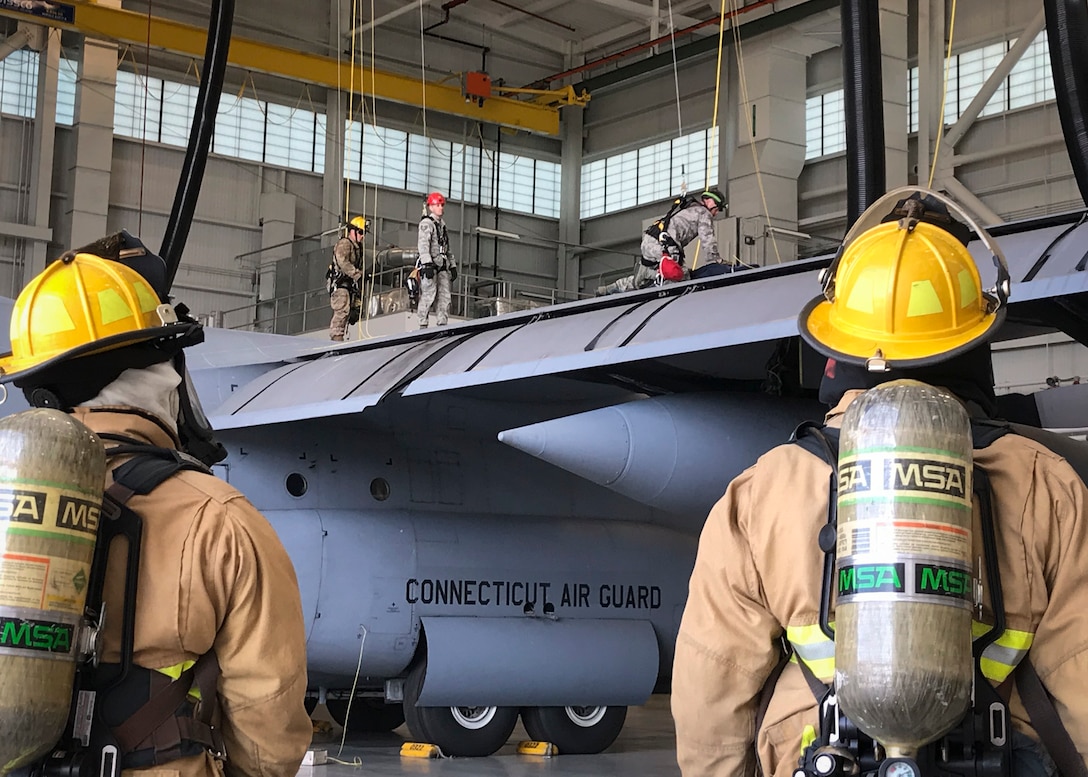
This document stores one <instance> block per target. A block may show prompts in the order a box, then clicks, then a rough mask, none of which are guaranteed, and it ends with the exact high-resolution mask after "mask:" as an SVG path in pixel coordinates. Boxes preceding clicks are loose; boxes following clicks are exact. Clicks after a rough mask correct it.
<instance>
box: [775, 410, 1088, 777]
mask: <svg viewBox="0 0 1088 777" xmlns="http://www.w3.org/2000/svg"><path fill="white" fill-rule="evenodd" d="M1039 431H1040V430H1028V429H1026V428H1023V427H1020V426H1019V425H1015V427H1014V425H1010V424H1008V423H1004V422H999V421H992V420H989V419H978V418H973V419H972V420H971V436H972V447H973V448H975V449H981V448H986V447H988V446H990V445H991V444H993V443H994V442H995V441H996V440H998V439H999V438H1001V437H1003V436H1004V435H1006V434H1008V433H1010V432H1015V433H1018V434H1022V436H1025V437H1031V438H1032V439H1035V440H1036V441H1039V442H1041V443H1043V444H1044V445H1046V444H1047V442H1046V439H1045V436H1044V435H1041V434H1039V433H1038V432H1039ZM1041 437H1042V438H1043V439H1041ZM791 442H793V443H795V444H797V445H799V446H800V447H801V448H803V449H805V450H806V451H808V452H809V453H812V454H813V455H815V456H817V457H819V458H820V459H821V460H823V461H825V462H827V463H828V465H829V466H830V467H831V475H830V479H829V484H828V509H827V523H826V524H825V525H824V527H823V528H822V529H821V530H820V533H819V535H818V543H819V546H820V549H821V551H823V553H824V566H823V576H822V578H823V579H822V595H821V598H820V624H819V627H820V630H821V631H822V632H823V633H824V635H825V636H826V637H827V638H828V639H830V640H832V641H833V640H834V630H833V628H832V627H831V623H830V614H829V609H830V601H831V591H832V586H833V578H834V570H835V550H836V536H837V493H838V474H837V469H838V447H839V430H838V429H834V428H830V427H825V426H821V425H820V424H816V423H814V422H805V423H803V424H801V425H800V426H799V427H798V428H797V429H796V430H795V431H794V433H793V435H792V437H791ZM1081 463H1083V462H1081ZM1071 464H1072V465H1073V466H1074V468H1075V469H1077V471H1078V474H1080V475H1081V477H1082V478H1083V477H1084V474H1085V471H1084V470H1082V469H1081V468H1079V467H1077V462H1071ZM973 481H974V492H975V496H976V497H977V498H978V500H979V506H980V510H981V513H982V515H981V526H982V546H983V554H984V556H985V559H986V568H987V577H988V581H987V582H988V583H989V594H990V604H991V608H992V610H993V612H994V621H995V623H994V625H993V627H992V628H990V629H989V630H988V631H987V632H985V633H984V634H982V635H981V636H979V637H977V638H976V639H975V640H974V642H973V645H972V654H973V656H974V664H975V683H974V685H975V694H974V698H973V702H974V703H973V705H972V709H971V710H969V711H968V713H967V714H966V716H965V717H964V719H963V721H962V722H961V723H960V725H959V726H958V727H957V728H955V729H953V730H952V731H951V732H949V733H948V734H946V735H945V736H944V737H943V738H942V739H941V740H938V741H937V742H934V743H931V744H930V745H927V746H926V747H924V748H922V750H921V751H920V752H919V754H918V758H917V762H918V766H919V768H920V769H921V770H922V774H923V775H924V777H931V775H935V774H936V775H959V776H961V777H1009V775H1010V770H1011V767H1012V732H1013V729H1012V723H1011V718H1010V716H1009V711H1008V704H1007V702H1006V701H1005V699H1006V698H1007V696H1008V692H1009V688H1008V684H1009V682H1011V681H1012V680H1013V679H1014V678H1015V682H1016V684H1017V689H1018V690H1019V691H1020V697H1021V699H1022V701H1023V702H1024V706H1025V708H1026V709H1027V712H1028V714H1029V716H1030V718H1031V720H1032V722H1033V725H1034V728H1035V730H1036V732H1037V733H1038V734H1039V737H1040V738H1041V739H1042V742H1043V745H1044V746H1045V747H1046V749H1047V752H1048V754H1049V755H1050V757H1051V758H1052V759H1053V760H1054V762H1055V763H1056V764H1057V766H1058V769H1059V772H1060V773H1061V774H1062V775H1063V776H1064V777H1088V769H1085V766H1084V762H1083V760H1082V759H1081V757H1080V754H1079V753H1078V752H1077V749H1076V746H1075V745H1074V744H1073V741H1072V739H1071V738H1070V737H1069V734H1068V732H1067V731H1066V729H1065V728H1064V726H1063V725H1062V723H1061V719H1060V718H1059V716H1058V714H1057V711H1056V710H1055V708H1054V704H1053V701H1052V700H1051V698H1050V696H1049V694H1048V693H1047V691H1046V689H1045V688H1044V687H1043V685H1042V682H1041V681H1040V680H1039V677H1038V675H1037V674H1036V672H1035V670H1034V668H1033V667H1032V665H1031V662H1030V660H1029V659H1028V656H1027V655H1026V652H1025V655H1024V656H1023V657H1022V658H1021V659H1020V660H1019V662H1018V663H1017V664H1016V667H1015V670H1014V672H1013V676H1012V677H1008V678H1007V679H1006V680H1005V682H1003V683H1002V684H1001V685H1000V686H999V687H998V688H995V687H994V686H993V685H991V684H990V682H989V680H988V679H987V678H986V676H985V674H984V673H983V671H982V662H983V660H984V659H983V653H984V651H985V650H986V648H987V647H989V646H990V645H992V644H993V643H994V642H996V641H997V640H998V639H999V638H1000V637H1001V635H1002V634H1003V633H1004V631H1005V608H1004V601H1003V595H1002V589H1001V577H1000V571H999V566H998V557H997V540H996V536H995V531H994V521H993V515H994V514H993V503H992V498H991V492H990V483H989V478H988V476H987V475H986V472H985V470H983V469H982V468H980V467H977V466H976V467H975V468H974V476H973ZM792 652H793V651H792V646H791V644H790V643H789V642H788V641H786V640H783V657H782V659H781V661H780V662H779V664H778V665H777V666H776V667H775V669H774V670H773V671H772V673H771V675H770V677H769V678H768V681H767V683H766V684H765V685H764V691H763V693H762V694H761V699H760V704H759V709H758V712H757V718H756V720H757V728H756V730H757V731H758V730H759V727H760V726H761V725H762V721H763V717H764V715H765V714H766V710H767V705H768V704H769V701H770V697H771V694H772V693H773V690H774V685H775V684H776V683H777V680H778V677H779V675H780V674H781V672H782V670H783V669H784V668H785V665H786V664H787V663H788V662H789V661H790V659H791V653H792ZM797 664H798V666H799V667H800V669H801V672H802V674H803V675H804V677H805V680H806V682H807V684H808V686H809V688H810V689H811V690H812V693H813V695H814V696H815V697H816V699H817V702H818V703H819V711H820V716H819V718H820V731H819V732H818V734H815V732H814V734H815V735H814V736H813V735H810V736H808V737H807V739H808V740H810V741H806V742H802V747H803V751H802V754H801V758H800V761H799V764H798V769H797V770H796V772H795V775H797V777H801V776H802V775H810V776H812V777H840V776H844V775H854V774H857V773H858V772H859V770H860V773H861V774H862V775H871V774H876V773H878V772H879V773H880V775H881V777H885V776H884V771H885V770H884V768H882V766H881V763H880V762H879V761H878V760H877V753H876V749H875V743H874V742H873V740H872V739H871V738H869V737H868V736H867V735H866V734H865V733H864V732H862V731H860V730H859V729H858V728H857V726H856V725H854V724H853V723H852V722H851V721H850V720H849V719H848V718H847V717H846V716H845V715H843V714H842V713H841V711H840V710H839V708H838V704H837V701H836V698H835V695H834V690H833V688H832V687H830V686H828V685H826V684H824V683H823V682H821V681H820V680H819V678H817V677H816V675H815V673H814V672H813V671H812V669H811V668H810V667H809V666H808V664H807V663H806V662H805V660H803V658H802V657H801V656H797Z"/></svg>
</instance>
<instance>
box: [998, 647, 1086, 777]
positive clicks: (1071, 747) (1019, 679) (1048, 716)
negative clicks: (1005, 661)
mask: <svg viewBox="0 0 1088 777" xmlns="http://www.w3.org/2000/svg"><path fill="white" fill-rule="evenodd" d="M1013 676H1014V677H1015V678H1016V689H1017V690H1018V691H1020V699H1021V700H1022V701H1023V702H1024V707H1025V708H1026V709H1027V711H1028V717H1030V718H1031V725H1032V726H1033V727H1034V728H1035V731H1036V733H1038V734H1039V738H1040V739H1041V740H1042V741H1043V746H1044V747H1046V751H1047V753H1049V754H1050V757H1051V758H1052V759H1053V760H1054V763H1055V764H1056V765H1057V767H1058V773H1059V774H1061V775H1062V777H1088V768H1085V766H1084V759H1083V758H1081V756H1080V753H1079V752H1078V751H1077V746H1076V745H1075V744H1074V743H1073V740H1072V738H1071V737H1070V736H1069V732H1068V731H1066V729H1065V725H1064V724H1063V723H1062V719H1061V718H1060V717H1059V716H1058V711H1057V710H1056V709H1054V702H1053V701H1051V699H1050V694H1049V693H1047V691H1046V688H1045V687H1044V686H1043V681H1042V680H1040V679H1039V675H1038V674H1037V673H1036V672H1035V667H1033V666H1032V665H1031V660H1030V659H1029V658H1028V657H1027V656H1025V657H1024V658H1023V660H1022V661H1020V663H1019V664H1017V665H1016V672H1015V674H1014V675H1013Z"/></svg>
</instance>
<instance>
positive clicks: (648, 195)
mask: <svg viewBox="0 0 1088 777" xmlns="http://www.w3.org/2000/svg"><path fill="white" fill-rule="evenodd" d="M673 191H674V185H673V180H672V141H669V140H666V141H664V142H662V143H655V144H654V145H652V146H646V148H640V149H639V150H638V201H639V202H653V201H654V200H665V199H668V198H669V197H670V196H671V195H672V193H673Z"/></svg>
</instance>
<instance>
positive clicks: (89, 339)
mask: <svg viewBox="0 0 1088 777" xmlns="http://www.w3.org/2000/svg"><path fill="white" fill-rule="evenodd" d="M193 328H195V329H197V330H199V328H200V327H199V324H195V323H193V322H185V321H182V322H179V321H178V317H177V313H176V312H175V311H174V308H173V307H172V306H171V305H169V304H165V303H160V302H159V298H158V295H156V294H155V292H154V290H152V288H151V285H150V284H149V283H148V282H147V281H146V280H145V279H144V278H143V276H141V275H140V274H139V273H138V272H136V271H135V270H133V269H131V268H129V267H127V266H125V265H123V264H120V263H119V262H114V261H111V260H109V259H103V258H101V257H98V256H95V255H93V254H86V253H76V254H69V255H66V256H65V257H64V258H62V259H59V260H57V261H55V262H53V263H52V264H50V265H49V266H48V267H46V268H45V270H44V271H42V272H41V273H40V274H39V275H38V276H37V277H35V278H34V279H33V280H31V281H30V283H29V284H27V286H26V288H24V289H23V291H22V292H21V293H20V294H19V297H18V299H16V300H15V306H14V307H13V309H12V314H11V353H9V354H4V355H0V382H3V383H6V382H8V381H17V382H18V380H19V378H20V377H22V376H27V375H29V374H31V373H33V372H35V371H37V370H38V369H40V368H42V367H46V366H48V365H52V364H54V363H56V362H59V361H63V360H67V359H72V358H77V357H80V356H86V355H90V354H93V353H99V352H101V351H107V350H111V349H114V348H120V347H122V346H125V345H131V344H134V343H138V342H143V341H148V340H157V339H162V338H172V337H174V336H176V335H179V334H187V333H188V332H189V331H190V330H192V329H193ZM183 330H184V331H183Z"/></svg>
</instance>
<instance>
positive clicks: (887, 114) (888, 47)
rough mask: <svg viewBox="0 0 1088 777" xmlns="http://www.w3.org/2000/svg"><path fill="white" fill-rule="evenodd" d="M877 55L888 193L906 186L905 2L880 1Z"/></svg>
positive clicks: (908, 119) (907, 120)
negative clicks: (878, 47) (880, 78)
mask: <svg viewBox="0 0 1088 777" xmlns="http://www.w3.org/2000/svg"><path fill="white" fill-rule="evenodd" d="M880 51H881V62H880V67H881V73H882V75H883V92H884V168H885V174H886V180H887V187H888V189H889V190H890V189H895V188H896V187H899V186H906V185H907V183H908V180H907V176H908V173H909V172H910V169H909V163H908V159H907V135H908V134H909V132H908V130H909V122H910V114H909V110H910V108H909V105H908V95H907V89H906V85H905V84H904V83H903V74H904V73H906V72H907V70H908V65H907V0H880Z"/></svg>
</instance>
